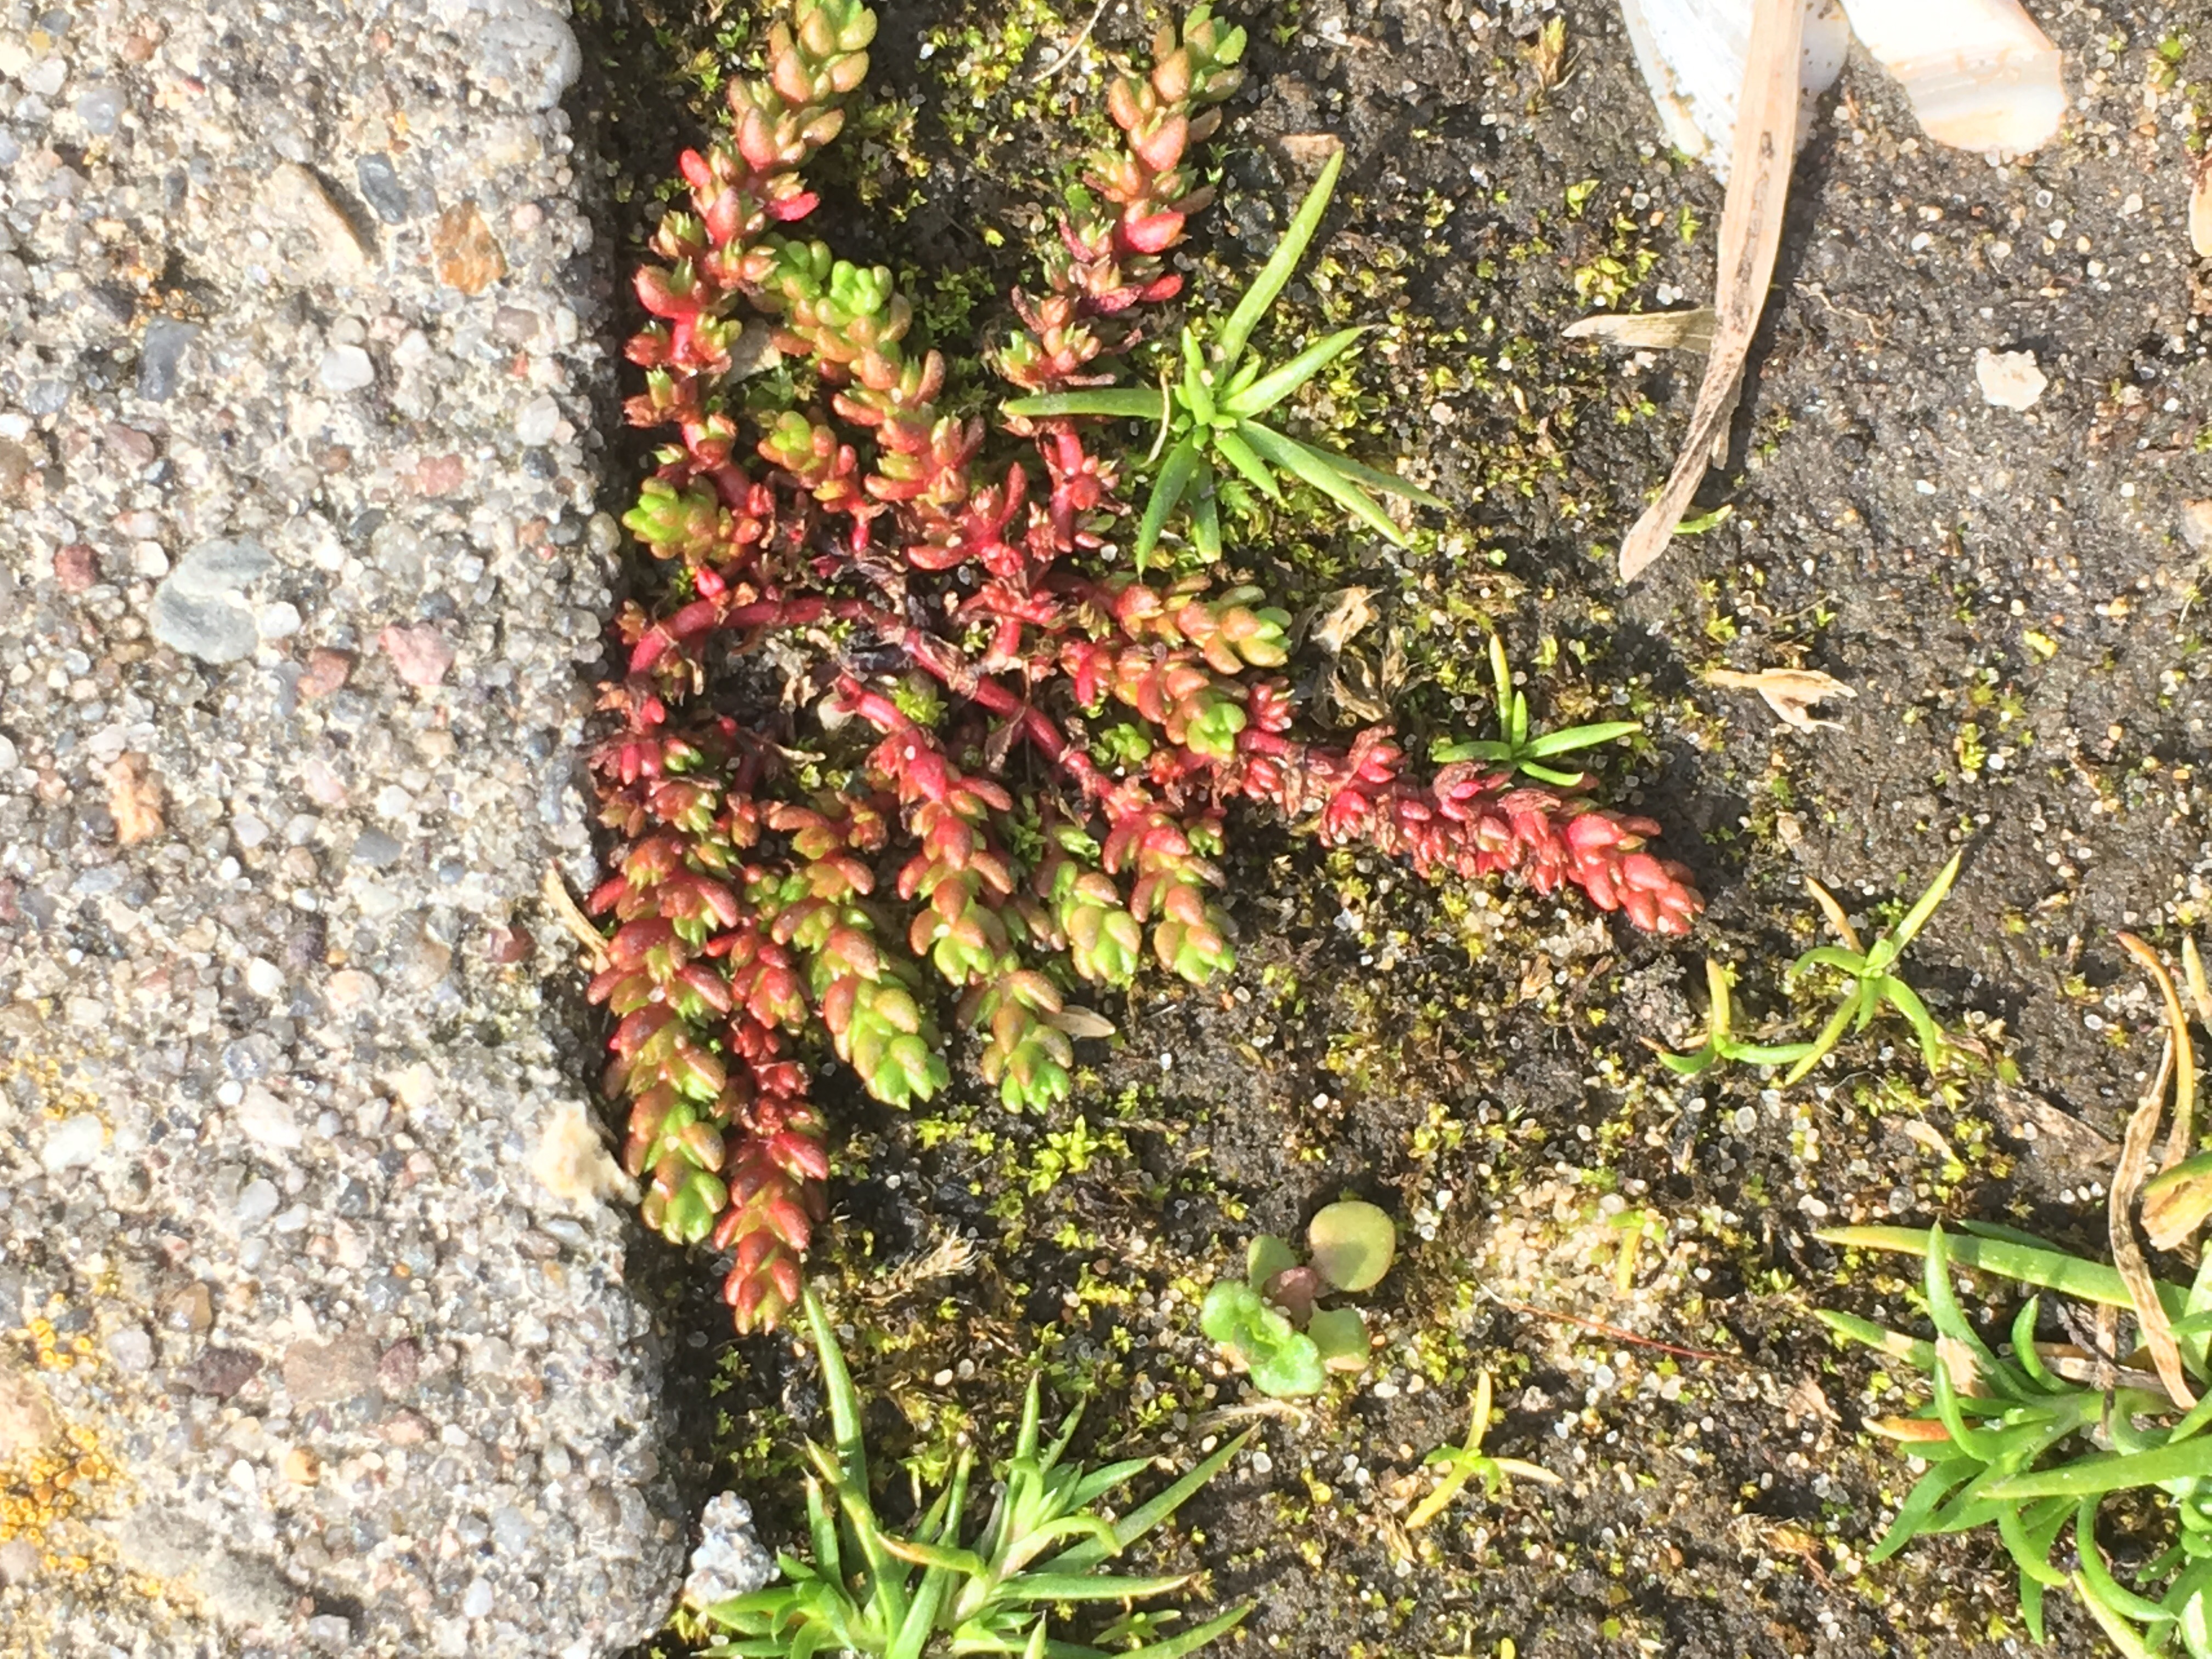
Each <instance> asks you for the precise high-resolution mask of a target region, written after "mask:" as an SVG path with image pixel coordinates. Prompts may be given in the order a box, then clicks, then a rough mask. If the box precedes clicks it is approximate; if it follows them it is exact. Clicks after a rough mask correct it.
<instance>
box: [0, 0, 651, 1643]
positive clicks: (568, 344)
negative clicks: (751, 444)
mask: <svg viewBox="0 0 2212 1659" xmlns="http://www.w3.org/2000/svg"><path fill="white" fill-rule="evenodd" d="M243 18H244V14H242V13H240V12H238V11H237V9H235V8H225V7H207V6H204V5H202V4H200V3H198V0H147V3H141V4H133V5H124V4H114V3H92V0H88V3H85V4H83V5H81V6H78V7H75V8H71V7H69V6H61V7H55V6H52V5H51V4H50V3H48V0H40V3H38V4H36V5H25V4H21V3H15V0H0V1293H3V1294H0V1450H5V1452H6V1454H7V1455H5V1456H0V1490H7V1491H9V1492H17V1491H23V1490H28V1489H29V1488H28V1486H27V1466H26V1465H24V1464H23V1462H22V1460H25V1459H30V1460H43V1461H44V1466H45V1467H47V1468H61V1467H66V1468H70V1470H71V1471H73V1473H72V1474H71V1478H70V1480H69V1481H68V1482H66V1483H57V1482H50V1483H49V1484H48V1485H47V1486H46V1487H45V1488H43V1490H45V1491H47V1492H51V1493H52V1494H53V1495H52V1497H51V1498H48V1499H46V1500H43V1501H42V1502H41V1503H40V1504H39V1505H38V1506H37V1507H36V1508H35V1510H34V1512H33V1513H32V1514H31V1515H30V1516H29V1518H28V1519H27V1521H26V1520H23V1519H21V1518H20V1517H19V1516H18V1515H17V1511H16V1510H14V1509H13V1508H12V1507H11V1508H10V1509H9V1510H8V1511H7V1512H6V1513H7V1515H8V1516H9V1519H7V1520H6V1521H5V1522H4V1523H0V1630H5V1631H6V1632H8V1638H9V1639H8V1640H7V1642H5V1643H0V1646H6V1647H8V1648H9V1650H11V1651H14V1650H26V1651H29V1650H36V1651H42V1652H48V1653H52V1654H56V1655H61V1656H70V1655H78V1654H83V1655H93V1654H100V1655H106V1654H109V1653H114V1652H127V1651H137V1652H160V1653H185V1652H191V1653H204V1654H232V1653H237V1654H246V1653H255V1654H265V1653H273V1652H276V1651H281V1650H305V1651H310V1652H313V1651H326V1652H345V1653H359V1654H372V1655H398V1654H405V1655H409V1656H415V1655H433V1656H436V1655H459V1654H464V1653H477V1652H501V1653H510V1654H515V1655H558V1656H563V1659H586V1656H591V1655H594V1654H599V1653H604V1652H609V1651H612V1650H617V1649H618V1648H620V1647H622V1646H624V1645H626V1644H629V1643H631V1642H634V1641H635V1640H637V1639H639V1638H641V1637H642V1636H643V1635H645V1634H646V1633H647V1632H650V1631H651V1630H652V1629H653V1628H655V1627H656V1626H658V1625H659V1622H660V1621H661V1620H662V1619H663V1618H664V1617H665V1613H666V1611H667V1609H668V1607H670V1605H671V1603H672V1601H673V1600H674V1598H675V1595H676V1593H677V1588H678V1582H679V1580H680V1578H681V1577H682V1575H683V1572H684V1541H685V1538H684V1534H685V1532H686V1528H685V1526H684V1510H683V1506H682V1504H680V1502H679V1500H678V1495H677V1493H676V1492H675V1490H674V1486H673V1482H672V1480H671V1477H670V1476H669V1475H668V1474H665V1473H664V1472H663V1471H664V1468H665V1465H666V1464H667V1463H668V1462H671V1461H672V1460H670V1459H668V1458H666V1457H665V1455H664V1453H665V1449H666V1448H667V1447H668V1445H669V1444H670V1443H671V1426H672V1425H671V1420H670V1418H669V1415H668V1413H667V1411H666V1408H665V1407H664V1405H663V1403H662V1401H661V1399H660V1378H661V1370H662V1367H663V1364H664V1362H665V1359H666V1358H667V1356H668V1354H669V1352H670V1351H671V1340H670V1337H669V1334H668V1333H667V1331H666V1329H665V1325H664V1324H663V1323H662V1322H660V1321H659V1319H658V1318H657V1316H655V1314H654V1313H653V1311H651V1310H650V1308H649V1307H648V1306H647V1303H646V1301H645V1300H644V1299H643V1298H642V1297H641V1296H640V1295H639V1294H638V1292H637V1291H635V1290H634V1289H633V1288H632V1286H631V1285H630V1284H629V1273H630V1270H631V1265H632V1262H633V1261H634V1260H635V1261H637V1262H640V1263H644V1262H652V1263H656V1264H667V1269H668V1270H669V1271H671V1272H674V1271H681V1269H680V1267H677V1266H676V1265H674V1264H672V1263H670V1262H669V1260H668V1258H667V1257H665V1255H662V1254H660V1253H659V1252H658V1251H657V1250H655V1249H653V1248H651V1247H649V1246H647V1245H645V1244H644V1243H642V1242H641V1236H640V1235H639V1234H638V1233H637V1231H635V1225H634V1223H633V1222H632V1221H631V1219H630V1218H629V1212H628V1211H627V1209H626V1207H625V1206H623V1204H622V1202H621V1201H620V1200H619V1194H618V1192H617V1189H618V1188H620V1187H621V1186H622V1185H623V1182H622V1180H621V1177H620V1176H619V1173H618V1172H617V1171H616V1170H614V1168H613V1166H612V1164H611V1162H610V1161H609V1160H608V1159H607V1158H606V1156H605V1152H604V1150H603V1149H602V1147H601V1146H600V1144H599V1139H598V1131H597V1129H596V1127H595V1123H594V1120H593V1118H592V1116H591V1108H590V1105H589V1103H588V1102H587V1101H586V1099H585V1097H583V1096H582V1094H581V1093H580V1090H579V1088H578V1085H577V1082H576V1079H580V1078H582V1077H586V1076H588V1075H589V1074H590V1068H591V1061H590V1059H589V1057H588V1056H587V1055H586V1054H582V1053H580V1051H579V1050H578V1048H577V1046H576V1039H575V1038H574V1036H573V1035H572V1034H573V1033H574V1031H576V1030H578V1029H579V1028H580V1021H579V1020H578V1019H577V1018H576V1014H575V1010H574V1007H573V1006H570V1004H569V1003H568V1002H565V1001H563V1000H562V999H563V998H567V997H572V996H573V987H574V975H573V972H572V969H573V963H571V962H570V961H569V960H568V958H567V956H566V954H565V953H564V952H563V951H562V950H561V949H560V948H559V944H558V942H559V940H560V939H561V938H562V934H561V932H560V930H559V928H558V927H557V926H554V925H550V923H548V922H547V921H544V920H543V919H542V918H541V919H537V920H535V921H532V919H530V918H528V917H527V916H526V915H525V914H524V913H525V912H526V911H527V910H529V909H530V908H532V907H533V906H534V905H535V902H536V901H535V899H534V895H535V893H536V892H537V891H538V886H539V883H540V880H541V878H542V875H543V873H544V869H545V867H546V864H547V861H548V860H555V861H556V862H557V863H559V864H560V866H562V868H563V869H564V870H565V871H566V872H567V874H568V879H569V881H570V883H571V884H572V885H580V884H582V883H583V882H585V881H586V880H587V879H588V878H589V877H590V873H591V859H590V845H589V832H588V826H587V823H586V815H585V809H584V804H583V797H582V794H581V793H580V782H581V779H580V775H579V773H578V770H577V763H576V759H575V757H576V756H577V755H578V753H579V752H580V744H581V742H582V738H583V727H584V721H585V720H586V717H587V715H588V713H589V709H590V696H589V692H588V683H589V678H590V671H591V670H592V666H593V665H594V663H595V661H596V658H597V655H598V653H599V650H600V648H601V639H602V635H601V629H600V624H601V623H602V621H603V620H604V618H605V616H606V615H607V613H608V611H609V609H610V606H611V595H610V587H609V583H610V577H611V556H612V554H613V551H614V549H615V547H616V544H617V536H616V532H615V529H614V526H613V523H612V521H611V520H610V519H609V518H607V517H606V516H605V515H604V514H603V513H599V511H598V505H597V502H596V500H595V496H594V492H595V489H596V488H597V486H598V484H599V476H598V456H599V436H598V431H597V427H596V424H595V421H594V410H593V408H592V403H591V398H590V396H589V388H591V387H592V386H595V385H597V384H599V383H600V382H602V381H604V380H607V379H608V378H609V377H610V375H611V365H610V364H609V362H607V360H606V359H605V356H604V355H603V351H602V347H601V342H602V341H603V340H604V339H605V338H606V337H608V333H609V330H610V327H611V321H610V319H609V318H608V317H607V315H606V314H605V296H606V295H608V294H609V292H611V287H610V283H609V281H608V278H609V276H610V273H609V272H608V271H607V270H606V269H605V266H604V264H603V263H602V262H601V260H600V259H599V255H598V253H597V252H596V251H595V250H594V248H593V246H592V233H591V227H590V224H589V222H587V220H586V217H585V216H584V214H583V212H582V211H581V210H580V206H579V200H580V197H581V195H582V194H583V191H584V189H585V185H586V182H587V176H586V173H585V170H584V169H582V168H580V167H575V166H574V165H573V164H572V158H571V149H572V146H571V136H570V132H569V126H568V116H567V114H566V113H565V112H563V111H562V108H561V100H562V97H563V95H564V94H566V93H567V91H568V88H570V86H571V85H572V84H573V82H574V80H575V78H576V76H577V74H578V72H579V70H580V66H581V58H580V52H579V51H578V47H577V43H576V40H575V38H574V33H572V32H571V30H570V28H569V26H568V21H567V19H566V17H565V15H563V13H562V11H561V10H559V9H549V8H548V7H546V6H544V5H541V4H539V3H538V0H392V3H389V4H386V5H380V6H379V7H375V8H372V9H367V10H363V9H359V8H355V7H350V6H341V5H338V4H336V3H316V0H270V3H268V4H264V5H260V6H257V7H256V8H254V9H253V12H252V21H251V23H250V25H248V24H246V22H245V21H243ZM579 619H581V623H580V622H579ZM518 941H520V945H518ZM532 941H539V942H540V943H533V942H532ZM547 1182H551V1185H550V1186H549V1185H548V1184H547ZM655 1305H658V1304H657V1302H656V1304H655ZM154 1592H158V1593H154Z"/></svg>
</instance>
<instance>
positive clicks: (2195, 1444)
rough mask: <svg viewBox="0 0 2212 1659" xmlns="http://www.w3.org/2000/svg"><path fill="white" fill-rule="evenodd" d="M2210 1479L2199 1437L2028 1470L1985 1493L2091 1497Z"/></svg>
mask: <svg viewBox="0 0 2212 1659" xmlns="http://www.w3.org/2000/svg"><path fill="white" fill-rule="evenodd" d="M2208 1477H2212V1440H2208V1439H2206V1438H2205V1437H2203V1436H2202V1435H2198V1436H2196V1437H2191V1438H2190V1439H2187V1440H2183V1441H2179V1442H2174V1441H2169V1442H2168V1443H2166V1444H2165V1445H2163V1446H2160V1447H2159V1448H2157V1449H2155V1450H2153V1451H2141V1452H2121V1453H2117V1454H2115V1453H2106V1454H2104V1455H2099V1456H2093V1457H2082V1458H2077V1459H2075V1461H2074V1462H2070V1463H2061V1464H2060V1465H2058V1466H2057V1468H2049V1469H2031V1470H2029V1471H2028V1472H2027V1473H2026V1474H2015V1475H2012V1476H2010V1477H2008V1479H2006V1480H2000V1481H1998V1482H1997V1483H1996V1485H1995V1486H1991V1487H1990V1490H1989V1495H1990V1497H1991V1498H2002V1499H2005V1500H2007V1501H2010V1500H2012V1499H2015V1498H2095V1497H2100V1496H2102V1495H2103V1494H2104V1493H2106V1492H2124V1491H2126V1490H2127V1489H2129V1488H2130V1487H2132V1486H2157V1485H2158V1484H2159V1483H2160V1482H2161V1481H2165V1480H2204V1479H2206V1478H2208Z"/></svg>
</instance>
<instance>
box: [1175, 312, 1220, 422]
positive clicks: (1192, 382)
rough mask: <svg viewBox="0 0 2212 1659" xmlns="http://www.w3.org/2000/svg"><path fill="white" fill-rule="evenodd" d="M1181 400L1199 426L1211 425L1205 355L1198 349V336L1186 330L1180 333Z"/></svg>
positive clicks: (1211, 411) (1210, 395)
mask: <svg viewBox="0 0 2212 1659" xmlns="http://www.w3.org/2000/svg"><path fill="white" fill-rule="evenodd" d="M1182 400H1183V404H1184V405H1185V406H1186V407H1187V408H1188V409H1189V410H1190V412H1191V414H1192V415H1193V416H1194V417H1196V419H1197V421H1198V423H1199V424H1200V426H1212V424H1213V413H1214V403H1213V388H1212V386H1208V385H1206V354H1205V353H1204V352H1203V351H1201V350H1200V349H1199V344H1198V336H1197V335H1196V334H1194V333H1193V332H1192V331H1190V330H1189V329H1188V328H1186V329H1184V330H1183V331H1182Z"/></svg>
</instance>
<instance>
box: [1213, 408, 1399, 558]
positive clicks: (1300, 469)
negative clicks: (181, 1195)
mask: <svg viewBox="0 0 2212 1659" xmlns="http://www.w3.org/2000/svg"><path fill="white" fill-rule="evenodd" d="M1237 434H1238V435H1239V436H1241V437H1242V438H1243V440H1244V441H1245V442H1247V443H1249V444H1250V445H1251V446H1252V447H1253V448H1255V449H1256V450H1258V451H1259V452H1260V453H1261V456H1262V457H1263V458H1264V459H1266V460H1267V461H1268V462H1269V463H1271V464H1272V465H1275V466H1279V467H1280V468H1281V469H1282V470H1283V471H1285V472H1288V473H1290V474H1291V475H1292V476H1293V477H1298V478H1302V479H1304V481H1305V482H1306V483H1309V484H1310V485H1312V486H1313V488H1314V489H1317V490H1319V491H1320V492H1321V493H1322V495H1326V496H1328V498H1329V500H1331V501H1334V502H1335V503H1336V504H1337V505H1338V506H1339V507H1342V508H1343V509H1344V510H1345V511H1346V512H1347V513H1351V514H1352V517H1353V518H1355V519H1358V520H1359V521H1360V522H1361V523H1362V524H1364V525H1365V526H1367V527H1368V528H1369V529H1370V530H1372V531H1373V532H1375V533H1376V535H1378V536H1381V537H1383V538H1384V539H1385V540H1387V541H1388V542H1389V544H1391V545H1392V546H1393V547H1403V546H1405V544H1406V532H1404V531H1402V530H1401V529H1399V528H1398V526H1396V525H1395V523H1393V522H1392V520H1391V518H1390V515H1389V513H1385V512H1384V511H1383V509H1382V508H1381V507H1378V506H1376V503H1375V499H1374V497H1372V496H1371V495H1368V494H1367V493H1366V492H1365V491H1364V490H1362V489H1360V488H1359V486H1358V485H1357V484H1355V483H1352V482H1351V481H1350V480H1349V479H1348V478H1346V477H1345V476H1344V474H1343V471H1342V470H1341V469H1340V468H1339V466H1338V465H1337V461H1338V459H1339V458H1338V457H1336V456H1334V455H1328V454H1324V453H1322V452H1321V451H1320V450H1317V449H1312V448H1309V447H1307V446H1306V445H1304V444H1302V443H1300V442H1299V441H1297V439H1295V438H1286V437H1285V436H1284V435H1282V434H1281V433H1279V432H1277V431H1275V430H1273V428H1269V427H1264V426H1261V425H1260V424H1259V423H1258V422H1255V421H1240V422H1237Z"/></svg>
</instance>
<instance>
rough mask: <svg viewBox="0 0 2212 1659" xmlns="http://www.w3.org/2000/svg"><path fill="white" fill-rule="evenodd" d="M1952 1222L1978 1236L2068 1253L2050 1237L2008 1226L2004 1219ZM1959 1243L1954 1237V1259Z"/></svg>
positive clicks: (2056, 1252) (1962, 1229)
mask: <svg viewBox="0 0 2212 1659" xmlns="http://www.w3.org/2000/svg"><path fill="white" fill-rule="evenodd" d="M1951 1225H1954V1226H1955V1227H1957V1228H1958V1230H1959V1231H1960V1232H1962V1233H1972V1235H1973V1236H1974V1237H1977V1238H2002V1239H2006V1240H2008V1241H2009V1242H2010V1243H2015V1244H2025V1245H2027V1248H2028V1249H2031V1250H2050V1251H2051V1252H2053V1253H2055V1254H2057V1255H2065V1254H2066V1252H2065V1251H2063V1250H2062V1249H2059V1248H2058V1246H2057V1245H2056V1244H2054V1243H2051V1241H2050V1240H2049V1239H2047V1238H2045V1237H2041V1236H2039V1235H2038V1234H2035V1233H2031V1232H2029V1231H2026V1230H2025V1229H2024V1228H2020V1227H2008V1226H2006V1225H2004V1223H2002V1221H1969V1220H1966V1219H1963V1218H1962V1219H1960V1220H1958V1221H1955V1222H1954V1223H1952V1224H1951ZM1957 1245H1958V1241H1957V1240H1956V1239H1955V1238H1954V1239H1953V1240H1952V1246H1953V1249H1952V1257H1953V1259H1954V1260H1956V1259H1957V1256H1958V1249H1957Z"/></svg>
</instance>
